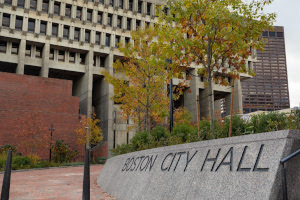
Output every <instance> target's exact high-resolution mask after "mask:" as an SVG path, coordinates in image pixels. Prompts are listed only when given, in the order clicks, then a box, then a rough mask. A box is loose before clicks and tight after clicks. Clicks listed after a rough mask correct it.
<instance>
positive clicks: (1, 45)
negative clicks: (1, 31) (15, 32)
mask: <svg viewBox="0 0 300 200" xmlns="http://www.w3.org/2000/svg"><path fill="white" fill-rule="evenodd" d="M6 49H7V42H6V41H1V40H0V52H3V53H6Z"/></svg>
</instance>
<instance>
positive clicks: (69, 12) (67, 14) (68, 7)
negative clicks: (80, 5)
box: [65, 4, 72, 18]
mask: <svg viewBox="0 0 300 200" xmlns="http://www.w3.org/2000/svg"><path fill="white" fill-rule="evenodd" d="M71 10H72V6H71V5H70V4H66V12H65V16H66V17H69V18H70V17H71Z"/></svg>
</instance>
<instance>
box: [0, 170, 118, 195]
mask: <svg viewBox="0 0 300 200" xmlns="http://www.w3.org/2000/svg"><path fill="white" fill-rule="evenodd" d="M102 168H103V165H94V166H91V168H90V171H91V172H90V173H91V200H95V199H100V200H114V198H113V197H112V196H110V195H108V194H107V193H105V192H104V191H102V190H101V188H100V187H99V186H97V182H96V181H97V177H98V176H99V174H100V172H101V170H102ZM2 181H3V174H0V191H1V188H2ZM82 182H83V166H80V167H67V168H55V169H44V170H30V171H24V172H13V173H12V174H11V185H10V199H11V200H71V199H72V200H73V199H74V200H75V199H76V200H77V199H78V200H79V199H80V200H81V199H82Z"/></svg>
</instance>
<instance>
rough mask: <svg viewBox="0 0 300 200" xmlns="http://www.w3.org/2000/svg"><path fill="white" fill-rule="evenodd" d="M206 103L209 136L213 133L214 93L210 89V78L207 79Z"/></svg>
mask: <svg viewBox="0 0 300 200" xmlns="http://www.w3.org/2000/svg"><path fill="white" fill-rule="evenodd" d="M208 101H209V118H210V130H211V134H212V135H214V133H215V125H214V91H213V88H212V78H211V77H209V78H208Z"/></svg>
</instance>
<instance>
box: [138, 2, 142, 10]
mask: <svg viewBox="0 0 300 200" xmlns="http://www.w3.org/2000/svg"><path fill="white" fill-rule="evenodd" d="M138 13H142V2H140V1H139V2H138Z"/></svg>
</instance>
